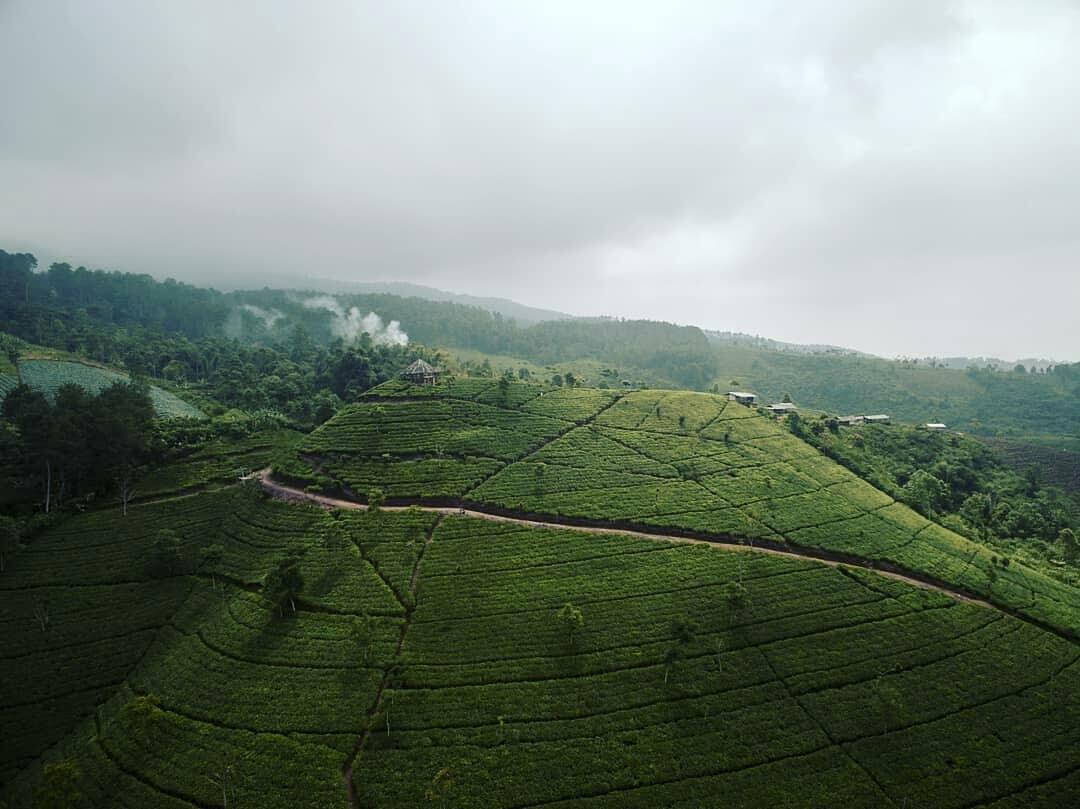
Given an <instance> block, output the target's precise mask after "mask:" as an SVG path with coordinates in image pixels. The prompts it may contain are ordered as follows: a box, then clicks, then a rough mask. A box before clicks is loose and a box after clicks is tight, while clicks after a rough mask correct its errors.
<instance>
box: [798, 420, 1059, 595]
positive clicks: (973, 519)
mask: <svg viewBox="0 0 1080 809" xmlns="http://www.w3.org/2000/svg"><path fill="white" fill-rule="evenodd" d="M804 433H805V437H806V439H807V440H808V441H809V442H810V443H812V444H814V445H815V446H817V447H818V448H820V449H821V450H822V451H823V452H824V453H826V454H827V455H829V456H830V457H832V458H835V459H836V460H838V461H839V462H840V463H842V464H843V465H844V466H846V467H847V468H849V469H851V470H852V471H853V472H855V473H856V474H857V475H859V476H860V477H862V478H863V479H865V480H867V481H869V482H871V483H873V484H874V485H875V486H876V487H877V488H879V489H881V490H882V491H884V492H885V493H887V494H889V495H891V496H892V497H895V498H897V499H899V500H903V501H904V502H906V503H908V504H909V505H911V506H912V507H914V508H916V509H917V510H918V511H920V512H921V513H923V514H924V515H926V516H927V517H931V518H933V519H936V520H937V521H938V522H940V523H942V524H943V525H945V526H947V527H949V528H951V529H953V530H955V531H957V532H959V533H962V534H964V535H966V536H968V537H970V538H972V539H980V540H981V541H983V542H985V543H988V544H990V545H991V546H992V547H993V548H995V549H996V550H999V551H1002V553H1003V555H1005V556H1007V555H1011V553H1013V552H1015V551H1016V550H1019V551H1021V554H1022V556H1023V558H1024V559H1025V560H1027V561H1031V562H1035V563H1037V564H1040V566H1041V567H1042V568H1043V569H1045V570H1049V571H1052V572H1055V571H1056V572H1060V574H1061V575H1063V576H1065V577H1068V578H1070V580H1071V577H1072V575H1073V573H1072V571H1071V570H1070V569H1068V568H1067V567H1061V561H1062V554H1063V548H1062V547H1061V543H1059V542H1058V541H1057V540H1058V537H1059V535H1060V534H1061V531H1062V530H1064V529H1072V530H1076V529H1077V528H1078V526H1080V519H1078V518H1080V509H1078V508H1077V505H1078V501H1077V499H1076V498H1075V495H1073V496H1070V495H1069V494H1068V493H1067V492H1066V491H1064V490H1063V489H1061V488H1058V487H1057V486H1053V485H1048V484H1047V483H1045V482H1044V481H1043V480H1042V476H1041V475H1040V473H1039V470H1038V469H1037V468H1036V467H1034V466H1031V465H1028V466H1025V467H1022V468H1023V470H1024V471H1023V473H1021V472H1019V471H1017V470H1016V469H1015V468H1014V467H1013V466H1012V465H1011V464H1009V463H1007V462H1006V460H1005V459H1003V458H1002V457H1001V456H1000V455H999V454H997V453H996V452H994V451H993V450H991V449H990V448H988V447H987V446H986V445H985V444H983V443H982V442H980V441H977V440H974V439H971V438H968V437H965V436H962V435H956V434H947V433H940V432H930V431H927V430H923V429H918V428H913V427H905V426H903V425H874V424H867V425H858V426H856V427H851V428H847V427H837V425H836V423H835V422H834V421H832V420H830V419H822V420H820V421H818V422H816V423H813V424H812V425H811V427H810V429H808V430H805V431H804ZM1055 565H1056V568H1055Z"/></svg>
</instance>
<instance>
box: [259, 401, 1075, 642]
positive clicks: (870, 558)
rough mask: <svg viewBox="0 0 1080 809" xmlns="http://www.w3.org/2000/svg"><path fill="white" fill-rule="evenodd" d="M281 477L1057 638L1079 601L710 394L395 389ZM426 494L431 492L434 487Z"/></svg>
mask: <svg viewBox="0 0 1080 809" xmlns="http://www.w3.org/2000/svg"><path fill="white" fill-rule="evenodd" d="M277 471H278V472H280V473H281V474H283V475H284V476H286V477H289V478H291V479H294V480H298V481H300V482H303V483H305V484H308V485H310V484H313V483H314V484H317V485H320V486H323V487H325V488H328V489H331V490H333V489H337V490H342V491H344V492H346V494H349V495H352V496H360V497H363V496H364V495H365V493H366V492H367V491H368V489H370V488H380V489H382V490H383V491H384V492H385V494H386V495H388V496H390V497H391V498H399V499H400V501H401V502H412V501H417V500H420V499H423V500H425V502H427V501H428V500H429V499H430V498H431V497H432V496H439V497H441V498H443V502H457V501H458V499H460V500H462V501H465V502H468V503H475V504H478V505H480V506H483V507H488V508H496V509H503V510H507V511H511V512H515V513H528V514H532V515H538V516H541V517H544V518H546V519H550V520H553V521H558V520H563V521H568V522H588V521H599V522H602V523H603V524H606V525H612V526H616V527H624V528H635V529H636V528H647V529H649V530H654V531H656V530H661V529H662V530H664V531H667V532H670V533H685V534H687V535H690V536H702V537H713V538H721V539H725V540H727V541H740V540H746V541H757V542H759V543H767V544H771V545H774V546H777V547H781V548H784V547H795V548H799V549H801V550H803V551H804V552H806V553H812V554H818V555H823V556H830V557H835V558H845V559H848V558H852V559H860V560H865V561H867V562H872V563H874V564H876V565H879V566H892V567H896V568H898V569H902V570H905V571H908V572H912V573H914V574H917V575H919V576H923V577H926V578H928V579H931V580H934V581H938V582H944V583H947V584H949V585H951V586H954V587H957V588H959V589H962V590H964V591H966V592H970V593H972V594H976V595H978V596H980V597H984V598H988V599H991V600H993V601H994V602H995V603H997V604H1000V605H1001V606H1003V607H1005V608H1007V609H1010V610H1015V611H1019V612H1022V613H1023V614H1025V615H1027V616H1028V617H1030V618H1033V619H1036V620H1039V621H1041V622H1044V623H1045V624H1047V625H1050V626H1053V627H1055V628H1057V629H1059V630H1061V631H1065V632H1068V633H1070V634H1076V632H1077V630H1078V629H1080V621H1078V616H1080V593H1078V592H1077V591H1076V590H1074V589H1073V588H1071V587H1068V586H1066V585H1063V584H1061V583H1059V582H1057V581H1054V580H1052V579H1050V578H1048V577H1046V576H1044V575H1042V574H1041V573H1038V572H1037V571H1035V570H1031V569H1029V568H1026V567H1024V566H1023V565H1009V566H1008V567H1004V566H1001V565H1000V564H999V563H998V560H997V557H996V554H995V553H993V552H991V550H990V549H989V548H987V547H985V546H983V545H980V544H977V543H975V542H972V541H970V540H968V539H965V538H964V537H962V536H960V535H959V534H956V533H953V532H951V531H949V530H947V529H945V528H943V527H941V526H940V525H938V524H936V523H934V522H931V521H930V520H928V519H926V518H925V517H923V516H921V515H919V514H917V513H916V512H914V511H912V510H911V509H910V508H908V506H906V505H904V504H902V503H899V502H897V501H895V500H894V499H893V498H892V497H890V496H889V495H886V494H884V493H883V492H881V491H880V490H878V489H875V488H874V487H873V486H871V485H870V484H868V483H866V482H865V481H864V480H862V479H861V478H859V477H857V476H856V475H855V474H854V473H852V472H850V471H848V470H847V469H845V468H844V467H842V466H840V465H839V464H837V463H835V462H834V461H832V460H830V459H829V458H827V457H826V456H824V455H822V454H821V453H820V452H819V451H818V450H816V449H814V448H813V447H811V446H810V445H808V444H807V443H805V442H803V441H801V440H800V439H798V438H796V437H795V436H793V435H791V433H790V432H789V431H788V430H786V429H784V428H782V427H781V426H779V425H778V424H777V423H776V422H774V421H772V420H771V419H769V418H766V417H764V416H761V415H759V414H758V413H757V412H756V411H755V410H752V409H750V408H746V407H743V406H741V405H738V404H735V403H733V402H728V401H727V400H726V399H724V398H722V397H719V396H713V395H709V394H698V393H688V392H681V391H651V390H650V391H639V392H634V393H628V394H621V393H617V392H614V391H600V390H592V389H567V388H558V389H548V388H544V387H543V386H538V385H536V386H534V385H517V384H509V385H506V384H503V385H500V384H498V383H495V382H493V381H488V380H463V381H461V382H457V383H454V384H451V385H442V386H439V387H435V388H417V387H414V386H410V385H407V384H404V383H398V382H389V383H386V384H384V385H382V386H380V387H378V388H375V389H374V390H373V391H371V392H370V393H369V395H368V396H366V397H364V399H363V400H362V401H361V402H360V403H358V404H355V405H352V406H349V407H346V408H344V409H343V410H342V411H341V412H340V413H339V414H338V415H337V416H336V417H335V418H333V419H331V420H330V421H329V422H327V423H326V424H324V425H323V426H322V427H320V428H319V429H317V430H315V431H314V432H313V433H311V434H310V435H309V436H307V437H306V438H305V439H304V440H303V441H302V442H301V443H300V444H299V446H298V454H297V455H296V456H295V457H294V458H292V459H289V460H281V461H279V463H278V466H277ZM432 481H437V483H436V484H435V485H433V483H432Z"/></svg>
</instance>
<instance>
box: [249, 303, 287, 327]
mask: <svg viewBox="0 0 1080 809" xmlns="http://www.w3.org/2000/svg"><path fill="white" fill-rule="evenodd" d="M240 308H241V309H243V310H244V311H245V312H250V313H251V314H253V315H255V317H257V318H259V320H261V321H262V322H263V325H264V326H265V327H266V328H267V329H272V328H273V327H274V324H275V323H277V322H278V321H279V320H281V319H282V318H283V317H285V313H284V312H279V311H278V310H277V309H263V308H262V307H261V306H253V305H252V304H250V303H245V304H242V305H241V306H240Z"/></svg>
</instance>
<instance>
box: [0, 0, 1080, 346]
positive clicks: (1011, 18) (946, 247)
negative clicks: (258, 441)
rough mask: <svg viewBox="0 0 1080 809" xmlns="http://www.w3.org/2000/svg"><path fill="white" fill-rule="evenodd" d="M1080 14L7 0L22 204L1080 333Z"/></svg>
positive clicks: (41, 249) (266, 250)
mask: <svg viewBox="0 0 1080 809" xmlns="http://www.w3.org/2000/svg"><path fill="white" fill-rule="evenodd" d="M1078 35H1080V7H1078V6H1077V5H1076V4H1075V3H1074V2H1069V0H1060V2H1054V1H1053V0H1033V2H1029V3H1023V4H1007V3H993V2H977V1H976V0H971V1H970V2H940V0H925V1H922V0H919V1H917V2H905V3H896V2H888V1H887V0H868V2H852V0H846V1H842V0H817V1H815V2H806V3H799V4H791V3H780V2H762V3H755V4H745V3H734V2H729V3H719V2H685V3H667V4H656V3H625V2H618V3H616V2H596V3H588V4H581V3H569V2H566V3H544V4H515V5H508V4H505V3H497V2H470V3H456V2H450V3H437V4H433V3H422V2H400V3H393V4H354V3H344V2H341V3H339V2H327V3H317V4H295V3H285V2H260V3H253V2H240V3H229V4H219V3H209V2H187V3H167V2H145V3H143V2H139V3H134V2H122V1H121V0H102V2H97V3H92V4H90V3H85V2H79V1H78V0H55V2H48V3H41V2H34V1H33V0H8V1H7V2H4V3H2V4H0V75H3V76H5V77H6V80H5V81H4V82H3V83H2V84H0V88H2V89H0V101H2V102H3V109H4V111H5V121H6V122H8V123H7V125H5V126H3V127H0V176H2V177H3V182H2V183H0V235H2V236H3V238H4V244H5V245H6V246H7V247H8V248H9V249H12V248H18V249H23V250H29V251H32V252H34V253H35V254H37V255H38V257H39V259H41V261H42V263H43V264H46V265H47V263H48V262H49V261H51V260H71V261H73V262H80V263H87V264H92V265H93V266H99V267H104V268H110V269H118V270H126V271H145V272H150V273H152V274H154V275H156V276H159V277H164V276H166V275H171V276H174V277H176V278H179V279H182V280H188V281H192V282H195V283H203V284H223V283H226V282H227V283H231V284H236V283H241V284H247V285H249V286H252V287H261V286H263V283H264V281H265V279H267V278H270V277H296V278H301V279H302V278H305V277H307V278H314V277H323V278H333V279H343V280H355V281H376V280H382V281H411V282H415V283H420V284H427V285H431V286H434V287H438V288H442V289H448V290H452V291H456V292H464V293H470V294H474V295H484V296H503V297H508V298H512V299H515V300H518V301H521V302H523V303H527V304H530V305H534V306H540V307H546V308H550V309H556V310H560V311H565V312H568V313H571V314H580V315H596V314H606V315H614V316H623V317H642V318H654V319H665V320H672V321H675V322H680V323H693V324H697V325H700V326H702V327H705V328H710V329H718V330H731V331H741V332H749V333H753V334H762V335H767V336H769V337H772V338H775V339H779V340H787V341H794V342H807V343H829V344H835V345H843V346H850V347H852V348H857V349H860V350H863V351H868V352H873V353H877V354H881V355H884V356H894V355H897V354H904V355H908V356H926V355H934V356H949V355H968V356H1000V357H1004V358H1020V357H1049V358H1054V359H1058V360H1077V359H1080V355H1078V354H1077V348H1076V347H1077V346H1080V318H1077V317H1076V302H1077V300H1080V273H1078V272H1077V270H1076V259H1077V256H1078V253H1080V249H1078V248H1080V231H1078V229H1077V228H1076V225H1075V215H1076V214H1075V212H1076V211H1077V210H1078V209H1080V159H1077V158H1078V157H1080V154H1078V151H1080V147H1078V146H1077V144H1076V138H1075V132H1076V131H1077V129H1078V124H1080V120H1078V118H1080V105H1078V104H1077V103H1076V100H1077V98H1078V97H1080V56H1078V55H1077V50H1076V48H1075V46H1074V44H1075V42H1076V41H1077V36H1078ZM368 314H369V313H368V312H366V311H357V312H356V313H355V314H354V313H352V312H349V311H342V312H340V317H341V320H342V326H341V328H343V329H349V328H360V327H361V324H360V321H361V320H363V319H364V318H366V317H367V316H368ZM271 316H272V315H271ZM350 318H353V319H354V320H355V321H356V322H353V323H350V322H349V320H350ZM368 326H370V327H372V328H374V327H375V324H374V323H369V324H368ZM395 329H397V331H395ZM379 330H380V333H385V334H387V335H389V336H388V337H387V338H386V339H387V340H388V342H390V343H394V342H395V341H397V342H400V341H401V340H403V339H404V334H405V333H407V332H408V331H409V323H407V322H403V323H400V324H398V326H397V327H395V325H394V324H393V323H385V324H379ZM399 332H400V334H399Z"/></svg>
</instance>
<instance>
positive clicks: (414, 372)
mask: <svg viewBox="0 0 1080 809" xmlns="http://www.w3.org/2000/svg"><path fill="white" fill-rule="evenodd" d="M401 378H402V379H404V380H405V381H406V382H412V383H413V384H414V385H434V384H435V383H436V382H438V381H439V371H438V369H437V368H435V366H433V365H431V364H430V363H428V362H424V360H417V361H416V362H414V363H413V364H412V365H410V366H409V367H408V368H406V369H405V370H404V371H402V372H401Z"/></svg>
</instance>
